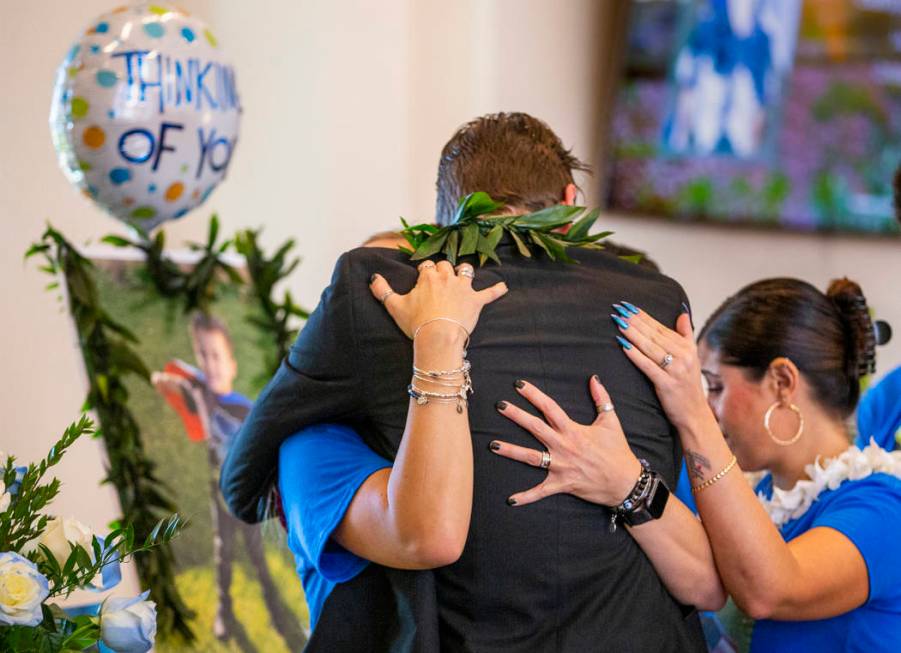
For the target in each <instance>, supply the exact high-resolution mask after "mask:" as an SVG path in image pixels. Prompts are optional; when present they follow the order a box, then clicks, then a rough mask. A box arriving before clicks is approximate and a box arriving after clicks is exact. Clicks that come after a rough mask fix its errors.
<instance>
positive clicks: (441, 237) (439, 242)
mask: <svg viewBox="0 0 901 653" xmlns="http://www.w3.org/2000/svg"><path fill="white" fill-rule="evenodd" d="M446 240H447V232H445V231H439V232H438V233H435V234H432V235H431V236H429V238H428V240H426V241H425V242H424V243H423V244H422V245H420V246H419V247H418V248H417V249H416V253H415V254H413V256H412V257H411V258H412V260H414V261H419V260H421V259H424V258H428V257H429V256H434V255H435V254H437V253H438V252H440V251H441V248H442V247H444V241H446Z"/></svg>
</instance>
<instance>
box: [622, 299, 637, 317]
mask: <svg viewBox="0 0 901 653" xmlns="http://www.w3.org/2000/svg"><path fill="white" fill-rule="evenodd" d="M620 304H622V305H623V306H625V307H626V308H628V309H629V310H630V311H632V314H633V315H638V314H639V313H641V311H639V310H638V307H637V306H635V304H630V303H629V302H627V301H625V300H623V301H620Z"/></svg>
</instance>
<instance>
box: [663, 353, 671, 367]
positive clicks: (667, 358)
mask: <svg viewBox="0 0 901 653" xmlns="http://www.w3.org/2000/svg"><path fill="white" fill-rule="evenodd" d="M672 362H673V355H672V354H667V355H666V356H664V357H663V360H662V361H660V367H661V368H663V369H666V368H667V367H669V366H670V365H671V364H672Z"/></svg>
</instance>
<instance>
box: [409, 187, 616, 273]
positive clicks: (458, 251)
mask: <svg viewBox="0 0 901 653" xmlns="http://www.w3.org/2000/svg"><path fill="white" fill-rule="evenodd" d="M503 208H504V205H503V204H501V203H498V202H495V201H494V200H493V199H491V197H490V196H489V195H488V194H487V193H482V192H478V193H470V194H469V195H467V196H466V197H464V198H462V199H461V200H460V203H459V204H458V205H457V211H456V214H455V215H454V220H453V222H452V223H451V224H450V225H448V226H446V227H440V228H439V227H436V226H435V225H431V224H418V225H415V226H412V227H411V226H410V225H409V224H407V222H406V220H404V219H403V218H401V222H402V223H403V225H404V230H403V231H402V232H401V233H402V234H403V236H404V238H406V240H407V242H408V243H409V244H410V248H409V249H408V248H405V247H402V248H401V249H402V250H403V251H405V252H406V253H407V254H409V255H410V256H411V258H412V260H414V261H417V260H420V259H424V258H428V257H430V256H434V255H435V254H438V253H439V252H443V253H444V255H445V256H447V259H448V260H449V261H450V262H451V264H453V265H456V263H457V258H458V257H460V256H468V255H471V254H478V255H479V265H485V262H486V261H487V260H488V259H491V260H492V261H494V262H495V263H497V264H498V265H500V262H501V261H500V259H499V258H498V257H497V254H496V253H495V249H496V248H497V244H498V243H499V242H500V240H501V237H502V236H503V235H504V234H505V233H506V234H509V235H510V237H511V238H512V239H513V242H514V243H516V248H517V249H518V250H519V253H520V254H521V255H522V256H526V257H531V256H532V247H533V246H534V247H537V248H539V249H540V250H541V251H543V252H544V253H545V254H547V256H548V258H550V259H551V260H552V261H563V262H564V263H575V261H574V260H573V259H572V258H570V257H569V255H568V254H567V253H566V250H567V249H568V248H570V247H581V248H585V249H603V248H604V246H603V245H601V244H600V242H599V241H600V240H602V239H604V238H606V237H607V236H609V235H611V234H612V233H613V232H612V231H603V232H601V233H597V234H592V235H589V234H588V232H589V231H590V230H591V227H592V226H593V225H594V223H595V222H596V221H597V219H598V216H599V215H600V209H593V210H591V211H589V212H588V213H587V214H585V215H584V216H582V217H581V218H579V219H578V220H576V217H577V216H579V215H580V214H582V213H584V212H585V207H584V206H566V205H564V204H557V205H555V206H551V207H548V208H546V209H541V210H540V211H535V212H533V213H527V214H525V215H499V216H493V215H492V214H495V213H497V212H498V211H500V210H501V209H503Z"/></svg>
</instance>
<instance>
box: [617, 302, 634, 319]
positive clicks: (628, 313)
mask: <svg viewBox="0 0 901 653" xmlns="http://www.w3.org/2000/svg"><path fill="white" fill-rule="evenodd" d="M613 308H614V309H616V312H617V313H619V314H620V315H622V316H623V317H624V318H626V319H627V320H628V319H629V318H630V317H632V312H631V311H628V310H626V309H625V308H624V307H623V306H621V305H620V304H613Z"/></svg>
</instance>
